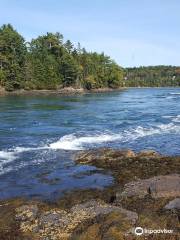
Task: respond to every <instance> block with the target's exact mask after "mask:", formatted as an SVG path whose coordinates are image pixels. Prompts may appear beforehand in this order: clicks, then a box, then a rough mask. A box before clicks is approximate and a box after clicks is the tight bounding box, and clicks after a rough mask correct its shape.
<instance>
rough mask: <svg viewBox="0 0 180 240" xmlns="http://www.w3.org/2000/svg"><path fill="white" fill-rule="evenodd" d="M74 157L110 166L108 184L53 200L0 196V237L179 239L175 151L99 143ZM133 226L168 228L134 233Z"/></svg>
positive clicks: (179, 164)
mask: <svg viewBox="0 0 180 240" xmlns="http://www.w3.org/2000/svg"><path fill="white" fill-rule="evenodd" d="M74 161H75V162H76V163H77V164H88V165H93V166H96V167H98V168H101V169H104V170H105V171H108V172H109V171H111V173H112V175H113V176H114V184H113V186H110V187H107V188H105V189H104V190H98V189H95V190H92V189H91V190H90V189H86V190H79V191H75V192H72V193H69V194H66V195H65V196H64V197H63V198H61V199H59V200H58V201H56V202H53V203H47V202H43V201H37V200H35V199H31V200H27V199H20V198H18V199H10V200H6V201H1V202H0V239H2V240H5V239H26V240H27V239H43V240H47V239H54V240H56V239H60V240H61V239H64V240H65V239H71V240H72V239H73V240H77V239H79V240H94V239H97V240H121V239H127V240H132V239H172V240H176V239H179V236H180V235H179V233H180V232H179V230H180V157H179V156H172V157H170V156H162V155H161V154H159V153H157V152H155V151H151V150H147V151H142V152H140V153H135V152H133V151H131V150H113V149H110V148H100V149H96V150H89V151H80V152H79V153H78V154H76V155H75V156H74ZM136 227H142V228H146V229H151V230H152V229H161V230H163V229H165V230H167V231H168V230H169V231H171V233H166V234H165V233H161V234H160V233H159V234H158V233H156V234H155V233H154V234H153V233H151V234H150V233H149V234H148V233H147V234H143V235H141V236H137V235H136V234H135V232H134V229H135V228H136Z"/></svg>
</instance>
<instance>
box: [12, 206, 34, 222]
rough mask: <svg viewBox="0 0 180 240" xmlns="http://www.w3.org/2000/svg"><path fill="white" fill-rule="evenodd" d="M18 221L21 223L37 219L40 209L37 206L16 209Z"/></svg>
mask: <svg viewBox="0 0 180 240" xmlns="http://www.w3.org/2000/svg"><path fill="white" fill-rule="evenodd" d="M15 211H16V215H15V218H16V220H19V221H33V220H35V218H36V217H37V213H38V207H37V205H23V206H21V207H19V208H16V209H15Z"/></svg>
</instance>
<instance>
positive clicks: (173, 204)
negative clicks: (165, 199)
mask: <svg viewBox="0 0 180 240" xmlns="http://www.w3.org/2000/svg"><path fill="white" fill-rule="evenodd" d="M164 209H166V210H172V209H178V210H179V209H180V198H175V199H174V200H172V201H170V202H169V203H168V204H166V206H165V207H164Z"/></svg>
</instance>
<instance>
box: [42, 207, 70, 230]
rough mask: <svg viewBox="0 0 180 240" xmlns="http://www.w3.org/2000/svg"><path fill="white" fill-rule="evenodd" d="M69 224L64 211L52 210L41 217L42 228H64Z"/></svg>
mask: <svg viewBox="0 0 180 240" xmlns="http://www.w3.org/2000/svg"><path fill="white" fill-rule="evenodd" d="M67 223H68V218H67V212H66V211H64V210H51V211H48V212H45V213H43V214H42V215H41V217H40V219H39V224H40V226H43V227H44V226H46V227H48V226H49V227H50V226H57V227H63V226H64V225H66V224H67Z"/></svg>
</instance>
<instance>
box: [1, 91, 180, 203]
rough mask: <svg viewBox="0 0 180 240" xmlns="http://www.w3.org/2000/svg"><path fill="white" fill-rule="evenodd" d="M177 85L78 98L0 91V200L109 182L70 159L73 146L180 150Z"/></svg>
mask: <svg viewBox="0 0 180 240" xmlns="http://www.w3.org/2000/svg"><path fill="white" fill-rule="evenodd" d="M179 106H180V89H179V88H154V89H153V88H152V89H150V88H148V89H127V90H123V91H119V92H111V93H101V94H85V95H78V96H68V97H62V96H41V97H39V96H38V97H37V96H31V97H30V96H28V97H24V96H6V97H0V182H1V184H0V198H1V199H4V198H9V197H15V196H29V197H32V196H37V197H42V198H47V199H49V198H51V199H52V198H56V197H58V196H61V195H62V194H63V193H65V192H67V191H71V190H74V189H80V188H87V187H88V188H103V187H105V186H108V185H109V184H112V182H113V178H112V177H111V175H110V173H109V174H108V173H107V174H105V173H104V172H103V171H102V170H101V169H96V168H95V167H89V166H81V165H75V164H74V161H73V158H72V155H73V154H74V153H76V152H77V151H78V150H83V149H89V148H97V147H113V148H120V149H121V148H131V149H133V150H135V151H140V150H142V149H154V150H157V151H158V152H160V153H163V154H168V155H179V154H180V107H179Z"/></svg>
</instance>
